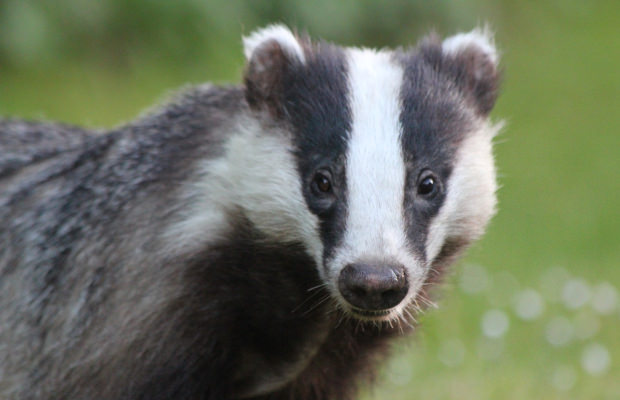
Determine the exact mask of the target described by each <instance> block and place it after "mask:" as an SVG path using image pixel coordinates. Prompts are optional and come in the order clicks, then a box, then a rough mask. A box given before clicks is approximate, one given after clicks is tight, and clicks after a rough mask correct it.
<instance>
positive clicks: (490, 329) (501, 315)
mask: <svg viewBox="0 0 620 400" xmlns="http://www.w3.org/2000/svg"><path fill="white" fill-rule="evenodd" d="M509 325H510V320H509V319H508V316H507V315H506V313H505V312H503V311H501V310H489V311H487V312H486V313H484V315H483V317H482V333H483V334H484V336H486V337H489V338H498V337H501V336H504V334H505V333H506V332H507V331H508V326H509Z"/></svg>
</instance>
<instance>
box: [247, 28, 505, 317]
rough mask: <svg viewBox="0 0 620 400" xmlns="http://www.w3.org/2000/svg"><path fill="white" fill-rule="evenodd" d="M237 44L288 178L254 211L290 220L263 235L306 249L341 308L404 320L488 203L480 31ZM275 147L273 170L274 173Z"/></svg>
mask: <svg viewBox="0 0 620 400" xmlns="http://www.w3.org/2000/svg"><path fill="white" fill-rule="evenodd" d="M244 44H245V54H246V57H247V59H248V66H247V70H246V75H245V95H246V99H247V102H248V104H249V106H250V109H251V110H252V112H253V113H254V114H255V115H256V116H258V119H259V120H260V121H262V122H261V123H262V125H263V129H264V130H265V131H269V130H270V129H271V130H273V131H280V132H282V131H284V132H286V134H285V135H284V137H285V139H286V140H285V143H286V144H281V148H282V149H285V150H286V152H287V153H288V154H289V156H290V160H291V163H292V166H291V167H290V168H291V169H293V174H294V175H295V179H294V181H290V182H287V183H284V184H285V185H286V186H289V188H288V189H287V190H288V192H286V193H284V194H282V193H283V192H282V191H281V189H279V190H280V191H279V192H273V193H272V195H273V196H276V197H277V196H279V195H280V194H281V195H282V196H284V197H287V196H288V199H281V201H273V199H272V203H273V204H275V203H277V204H280V205H282V209H281V210H277V207H275V208H272V209H271V210H272V211H274V212H273V213H272V214H271V216H270V217H269V216H267V217H266V216H265V214H263V217H262V220H263V221H265V220H267V219H269V218H272V219H273V218H275V219H276V220H278V219H279V218H282V217H281V216H282V215H290V216H291V218H289V219H288V220H287V221H282V222H283V224H284V225H287V227H286V228H284V231H282V230H277V229H275V231H278V232H279V233H280V236H282V235H283V232H287V230H290V232H288V234H289V237H295V238H296V239H299V240H300V241H302V242H303V243H304V244H305V246H306V248H307V250H308V252H309V253H310V254H311V255H312V257H313V258H314V260H315V261H316V265H317V268H318V272H319V275H320V276H321V278H322V279H323V281H324V282H325V285H326V287H327V288H328V290H329V292H330V293H331V295H332V297H333V298H334V299H335V300H336V302H337V304H338V305H339V306H340V308H342V309H343V310H344V311H345V312H346V313H347V314H348V315H352V316H354V317H357V318H359V319H362V320H372V321H382V320H392V319H398V318H401V317H403V316H404V315H406V314H407V313H408V311H409V310H408V309H409V308H410V307H411V306H412V305H415V304H417V302H418V300H419V299H420V298H423V296H424V295H425V287H426V285H427V284H428V283H429V282H432V281H433V280H434V279H435V277H436V275H437V274H438V271H439V270H440V269H441V268H442V267H443V266H444V265H445V264H447V263H448V262H449V261H452V260H453V259H454V257H455V256H456V255H457V254H459V252H460V251H461V250H462V249H463V248H464V247H466V246H467V244H469V243H471V242H472V241H473V240H474V239H476V238H477V237H479V236H480V234H481V233H482V232H483V230H484V228H485V226H486V224H487V222H488V221H489V219H490V218H491V216H492V215H493V213H494V210H495V203H496V198H495V190H496V182H495V168H494V163H493V157H492V144H491V142H492V137H493V136H494V134H495V133H496V131H497V128H496V127H495V126H493V125H492V124H491V123H490V122H489V120H488V115H489V112H490V111H491V109H492V107H493V105H494V103H495V99H496V96H497V90H498V81H499V73H498V67H497V64H498V56H497V52H496V50H495V48H494V46H493V43H492V40H491V38H490V36H489V35H488V33H487V32H486V31H484V30H474V31H473V32H470V33H466V34H459V35H456V36H453V37H450V38H448V39H446V40H444V41H441V40H439V39H438V38H437V37H434V36H430V37H427V38H425V39H423V40H422V41H421V42H420V43H419V44H418V45H417V46H416V47H415V48H412V49H409V50H398V51H386V50H381V51H375V50H370V49H362V48H342V47H337V46H334V45H332V44H329V43H324V42H319V43H316V42H311V41H310V40H309V39H307V38H305V37H299V36H297V35H295V34H293V33H292V32H291V31H289V30H288V29H287V28H285V27H283V26H278V25H276V26H270V27H267V28H265V29H263V30H260V31H257V32H255V33H253V34H252V35H250V36H248V37H246V38H245V39H244ZM279 140H280V142H279V143H283V142H282V137H280V138H279ZM274 151H275V152H276V153H277V150H274ZM276 153H274V155H273V157H274V161H273V166H272V168H274V169H278V168H281V169H286V168H287V167H286V166H281V165H278V164H277V161H276V160H277V159H278V156H277V155H276ZM285 158H286V157H285ZM287 176H289V177H290V174H288V175H287ZM283 179H285V178H283ZM286 179H288V178H286ZM278 193H280V194H278ZM284 204H289V205H290V204H294V205H295V206H294V208H296V210H288V211H287V210H286V208H287V206H284ZM257 219H258V220H260V219H261V218H259V217H257ZM257 224H258V225H260V221H259V222H257ZM263 225H268V224H267V223H266V222H264V223H263ZM270 229H271V230H274V229H273V226H271V228H270V227H269V226H267V227H265V230H267V231H269V230H270Z"/></svg>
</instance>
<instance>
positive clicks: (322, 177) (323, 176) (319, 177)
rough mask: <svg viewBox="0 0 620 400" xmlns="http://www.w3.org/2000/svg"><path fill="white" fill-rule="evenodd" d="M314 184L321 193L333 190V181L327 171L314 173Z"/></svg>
mask: <svg viewBox="0 0 620 400" xmlns="http://www.w3.org/2000/svg"><path fill="white" fill-rule="evenodd" d="M313 186H314V187H315V189H316V190H317V191H319V192H320V193H329V192H331V191H332V183H331V181H330V179H329V176H328V174H327V173H324V172H317V173H316V174H315V175H314V179H313Z"/></svg>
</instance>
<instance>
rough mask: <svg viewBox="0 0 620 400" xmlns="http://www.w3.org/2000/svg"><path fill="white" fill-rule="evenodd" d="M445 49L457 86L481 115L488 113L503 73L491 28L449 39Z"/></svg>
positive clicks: (475, 30) (443, 46) (445, 41)
mask: <svg viewBox="0 0 620 400" xmlns="http://www.w3.org/2000/svg"><path fill="white" fill-rule="evenodd" d="M441 47H442V51H443V52H444V54H446V55H447V56H448V57H450V58H451V59H452V62H450V63H448V64H450V65H451V67H452V70H451V72H452V74H453V76H454V78H455V81H456V83H457V85H458V86H460V88H461V89H462V90H463V92H464V93H465V94H466V95H467V96H468V98H469V99H471V100H472V102H473V104H474V105H475V107H476V109H477V110H478V112H479V113H480V114H481V115H482V116H485V117H486V116H487V115H488V114H489V112H490V111H491V109H492V108H493V106H494V105H495V100H496V99H497V95H498V91H499V84H500V81H501V72H500V70H499V69H498V63H499V55H498V51H497V49H496V48H495V44H494V43H493V35H492V34H491V32H490V30H489V28H488V27H485V28H482V29H480V28H477V29H474V30H473V31H471V32H468V33H460V34H458V35H455V36H452V37H449V38H447V39H446V40H444V41H443V43H442V46H441Z"/></svg>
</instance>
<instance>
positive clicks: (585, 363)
mask: <svg viewBox="0 0 620 400" xmlns="http://www.w3.org/2000/svg"><path fill="white" fill-rule="evenodd" d="M610 364H611V357H610V355H609V351H608V350H607V348H606V347H605V346H603V345H601V344H598V343H593V344H591V345H589V346H588V347H586V348H585V349H584V350H583V353H582V355H581V366H582V367H583V369H584V371H586V372H587V373H589V374H590V375H602V374H604V373H605V372H607V370H608V369H609V366H610Z"/></svg>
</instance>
